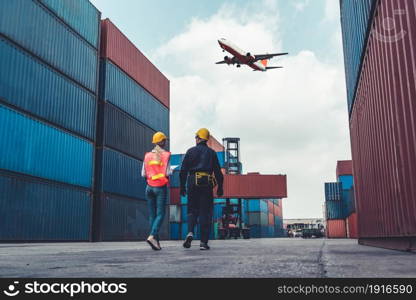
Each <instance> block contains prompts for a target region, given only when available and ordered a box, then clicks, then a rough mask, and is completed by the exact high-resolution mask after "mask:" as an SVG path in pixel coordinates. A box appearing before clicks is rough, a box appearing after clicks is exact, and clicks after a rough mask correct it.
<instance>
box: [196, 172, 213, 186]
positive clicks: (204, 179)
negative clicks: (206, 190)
mask: <svg viewBox="0 0 416 300" xmlns="http://www.w3.org/2000/svg"><path fill="white" fill-rule="evenodd" d="M195 185H196V186H198V187H211V188H213V187H215V186H216V185H217V180H216V179H215V177H214V176H212V175H211V174H208V173H206V172H195Z"/></svg>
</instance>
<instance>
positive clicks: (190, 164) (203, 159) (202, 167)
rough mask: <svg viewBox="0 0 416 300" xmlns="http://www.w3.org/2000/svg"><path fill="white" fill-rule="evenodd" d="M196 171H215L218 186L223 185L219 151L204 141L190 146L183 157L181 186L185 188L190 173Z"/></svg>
mask: <svg viewBox="0 0 416 300" xmlns="http://www.w3.org/2000/svg"><path fill="white" fill-rule="evenodd" d="M195 172H207V173H208V174H213V173H214V175H215V179H216V180H217V183H218V187H222V186H223V182H224V176H223V175H222V172H221V167H220V163H219V162H218V157H217V153H215V151H214V150H212V149H211V148H209V147H208V146H207V143H206V142H204V141H203V142H200V143H199V144H198V145H196V146H195V147H192V148H190V149H189V150H188V151H187V152H186V154H185V157H184V158H183V161H182V166H181V173H180V182H181V185H180V186H181V188H185V186H186V179H187V177H188V174H192V173H195Z"/></svg>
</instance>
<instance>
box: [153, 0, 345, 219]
mask: <svg viewBox="0 0 416 300" xmlns="http://www.w3.org/2000/svg"><path fill="white" fill-rule="evenodd" d="M270 3H273V2H272V1H267V2H263V5H264V6H266V5H268V8H269V9H263V8H264V7H262V6H261V5H258V6H256V8H255V9H254V10H253V9H252V10H251V16H252V17H251V18H249V17H247V15H246V12H247V9H244V8H236V7H233V6H223V7H222V8H221V9H220V10H219V11H218V12H217V13H216V14H215V15H213V16H211V17H210V18H208V19H204V20H203V19H194V20H192V21H191V22H190V24H189V26H188V27H187V29H186V30H185V31H184V32H182V33H180V34H178V35H177V36H175V37H173V38H172V39H171V40H170V41H169V42H168V43H167V44H166V45H164V46H162V47H160V48H159V49H158V50H157V51H156V53H155V54H154V55H155V56H154V58H155V59H156V60H158V61H159V62H161V61H163V62H164V63H165V64H166V65H169V66H170V68H169V69H170V72H167V73H166V74H167V76H168V77H169V79H170V82H171V141H172V150H173V152H175V153H183V152H185V151H186V149H187V148H188V147H190V146H192V144H193V142H194V139H193V137H194V133H195V131H196V130H197V129H198V128H200V127H207V128H209V129H210V130H211V132H212V133H213V135H214V136H216V137H217V138H218V139H221V138H223V137H227V136H232V137H240V138H241V157H242V162H243V168H244V171H245V172H253V171H260V172H261V173H263V174H287V176H288V193H289V198H288V199H287V200H285V201H284V217H291V218H294V217H322V204H323V201H324V196H323V189H324V182H325V181H333V180H334V179H335V178H334V177H335V164H336V161H337V160H340V159H348V158H349V157H350V154H349V149H350V147H349V138H348V127H347V126H348V120H347V113H346V104H345V103H346V101H345V99H346V96H345V86H344V82H345V80H344V74H343V66H342V62H340V63H339V64H336V65H334V64H328V63H324V62H322V61H321V60H320V59H318V57H317V56H316V55H315V54H314V53H313V52H311V51H308V50H306V49H305V50H304V51H301V52H300V53H298V54H291V55H289V56H287V57H285V58H281V59H279V60H276V59H273V60H271V61H270V63H269V64H270V65H282V66H284V69H278V70H270V71H268V72H253V71H251V69H249V68H248V67H246V66H242V67H241V68H239V69H237V68H235V67H234V66H227V65H215V64H214V62H215V61H218V60H222V59H223V56H224V55H225V54H224V53H223V52H221V49H220V48H219V46H218V44H217V39H218V38H220V37H224V38H227V39H230V40H232V41H233V42H234V43H235V44H237V45H238V46H239V47H240V48H242V49H245V50H246V51H250V52H251V53H264V52H271V51H282V50H286V49H283V48H282V41H281V36H280V29H281V26H280V24H279V12H278V9H277V6H275V9H270ZM250 9H251V8H250ZM271 24H273V26H271ZM289 30H290V29H289ZM329 40H330V38H329ZM329 42H330V41H329ZM169 73H170V74H169Z"/></svg>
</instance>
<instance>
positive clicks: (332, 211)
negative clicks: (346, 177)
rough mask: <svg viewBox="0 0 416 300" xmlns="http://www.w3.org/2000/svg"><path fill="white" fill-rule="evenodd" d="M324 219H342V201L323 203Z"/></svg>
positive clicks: (343, 215)
mask: <svg viewBox="0 0 416 300" xmlns="http://www.w3.org/2000/svg"><path fill="white" fill-rule="evenodd" d="M325 207H326V219H327V220H330V219H344V218H345V217H346V216H345V214H344V205H343V203H342V201H325Z"/></svg>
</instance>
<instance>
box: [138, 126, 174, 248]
mask: <svg viewBox="0 0 416 300" xmlns="http://www.w3.org/2000/svg"><path fill="white" fill-rule="evenodd" d="M166 140H167V137H166V135H165V134H164V133H163V132H156V133H155V134H154V135H153V139H152V143H153V144H154V145H155V147H154V148H153V150H152V151H151V152H147V153H146V154H145V156H144V161H143V168H142V176H143V177H146V180H147V186H146V199H147V206H148V210H149V223H150V234H149V237H148V238H147V239H146V242H147V243H148V244H149V245H150V247H151V248H152V249H153V250H161V249H162V248H161V247H160V241H159V240H160V239H159V230H160V226H161V225H162V223H163V219H164V218H165V205H166V201H167V195H168V183H169V179H168V176H169V175H170V174H171V170H170V163H169V160H170V155H171V154H170V152H169V151H166V150H165V149H163V148H164V147H165V146H166Z"/></svg>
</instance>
